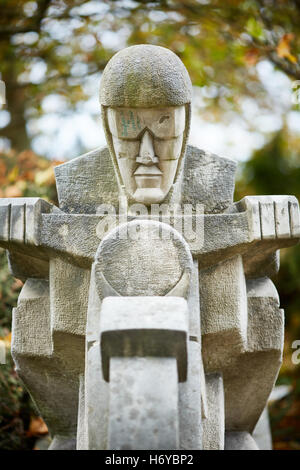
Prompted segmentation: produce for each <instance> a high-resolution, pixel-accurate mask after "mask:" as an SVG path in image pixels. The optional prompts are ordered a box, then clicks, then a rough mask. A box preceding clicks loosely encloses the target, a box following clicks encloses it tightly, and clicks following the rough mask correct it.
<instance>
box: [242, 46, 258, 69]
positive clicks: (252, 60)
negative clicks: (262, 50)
mask: <svg viewBox="0 0 300 470" xmlns="http://www.w3.org/2000/svg"><path fill="white" fill-rule="evenodd" d="M244 59H245V62H246V64H247V65H249V66H251V65H255V64H256V63H257V61H258V59H259V51H258V49H256V48H255V47H253V48H252V49H249V50H248V51H247V52H246V54H245V56H244Z"/></svg>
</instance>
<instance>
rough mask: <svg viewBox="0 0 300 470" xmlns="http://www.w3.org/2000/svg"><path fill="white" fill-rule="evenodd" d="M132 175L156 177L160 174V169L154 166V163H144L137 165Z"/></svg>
mask: <svg viewBox="0 0 300 470" xmlns="http://www.w3.org/2000/svg"><path fill="white" fill-rule="evenodd" d="M133 175H134V176H136V177H139V176H147V178H151V177H156V178H157V177H158V176H162V171H161V170H160V169H159V168H158V167H157V166H156V165H151V166H146V165H139V166H138V167H137V169H136V170H135V172H134V173H133Z"/></svg>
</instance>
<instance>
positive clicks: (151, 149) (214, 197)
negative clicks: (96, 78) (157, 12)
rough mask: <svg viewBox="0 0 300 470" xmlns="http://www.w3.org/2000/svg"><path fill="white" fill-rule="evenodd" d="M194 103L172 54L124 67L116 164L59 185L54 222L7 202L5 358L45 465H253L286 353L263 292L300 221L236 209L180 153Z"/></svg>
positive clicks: (111, 105) (110, 112) (196, 154)
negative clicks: (245, 454) (16, 287)
mask: <svg viewBox="0 0 300 470" xmlns="http://www.w3.org/2000/svg"><path fill="white" fill-rule="evenodd" d="M191 99H192V86H191V82H190V79H189V76H188V73H187V71H186V69H185V67H184V65H183V64H182V62H181V61H180V59H179V58H178V57H177V56H176V55H175V54H174V53H173V52H171V51H169V50H167V49H165V48H162V47H158V46H150V45H139V46H133V47H129V48H127V49H124V50H122V51H120V52H118V53H117V54H116V55H115V56H114V57H113V58H112V59H111V60H110V62H109V63H108V65H107V67H106V68H105V70H104V72H103V76H102V81H101V91H100V102H101V108H102V118H103V126H104V129H105V133H106V139H107V144H108V147H104V148H101V149H96V150H94V151H92V152H89V153H87V154H85V155H83V156H80V157H78V158H76V159H74V160H71V161H69V162H68V163H65V164H62V165H60V166H58V167H56V168H55V176H56V184H57V191H58V198H59V208H57V207H55V206H53V205H51V204H49V203H47V202H45V201H43V200H41V199H34V198H18V199H1V200H0V245H1V247H4V248H6V249H7V250H8V258H9V263H10V268H11V272H12V274H13V275H14V276H15V277H17V278H19V279H21V280H22V281H23V282H24V287H23V289H22V291H21V294H20V296H19V300H18V305H17V307H16V308H15V309H14V311H13V342H12V354H13V357H14V360H15V363H16V367H17V371H18V374H19V375H20V377H21V378H22V380H23V381H24V383H25V385H26V387H27V388H28V390H29V392H30V394H31V396H32V398H33V400H34V401H35V403H36V405H37V406H38V408H39V410H40V412H41V414H42V416H43V418H44V419H45V421H46V423H47V425H48V427H49V430H50V432H51V435H52V437H53V440H52V444H51V448H52V449H75V448H77V449H224V448H225V449H257V448H258V445H257V442H256V441H255V439H254V437H253V436H252V434H253V430H254V428H255V426H256V424H257V422H258V420H259V418H260V416H261V414H262V413H263V411H264V409H265V406H266V403H267V400H268V397H269V395H270V393H271V391H272V388H273V386H274V383H275V380H276V377H277V374H278V371H279V368H280V364H281V359H282V348H283V332H284V325H283V310H282V309H280V307H279V298H278V294H277V291H276V289H275V287H274V285H273V283H272V281H271V280H270V277H272V276H273V275H274V274H275V273H276V272H277V270H278V269H279V256H278V253H279V251H278V250H279V249H280V248H283V247H289V246H292V245H294V244H296V243H297V242H298V241H299V238H300V222H299V206H298V202H297V200H296V198H295V197H293V196H259V197H254V196H250V197H246V198H244V199H242V200H241V201H239V202H233V192H234V173H235V169H236V164H235V162H233V161H232V160H229V159H227V158H221V157H219V156H217V155H213V154H211V153H208V152H204V151H203V150H200V149H198V148H195V147H191V146H189V145H187V141H188V134H189V124H190V116H191ZM195 227H196V229H195ZM190 235H191V236H190ZM194 235H195V236H194Z"/></svg>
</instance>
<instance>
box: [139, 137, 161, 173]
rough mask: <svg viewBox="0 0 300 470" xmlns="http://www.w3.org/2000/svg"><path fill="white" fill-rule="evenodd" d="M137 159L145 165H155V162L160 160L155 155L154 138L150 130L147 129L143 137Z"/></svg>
mask: <svg viewBox="0 0 300 470" xmlns="http://www.w3.org/2000/svg"><path fill="white" fill-rule="evenodd" d="M136 161H137V163H142V164H143V165H153V163H157V162H158V158H157V157H156V156H155V152H154V146H153V138H152V136H151V134H150V132H148V131H146V132H145V133H144V135H143V137H142V140H141V145H140V153H139V155H138V157H137V159H136Z"/></svg>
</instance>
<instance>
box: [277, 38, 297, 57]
mask: <svg viewBox="0 0 300 470" xmlns="http://www.w3.org/2000/svg"><path fill="white" fill-rule="evenodd" d="M293 39H294V34H292V33H288V34H284V35H283V36H282V38H281V39H280V41H279V44H278V46H277V48H276V52H277V54H278V57H282V58H283V59H288V60H289V61H290V62H293V63H294V64H295V63H297V59H296V57H295V56H294V55H293V54H292V53H291V46H290V42H291V41H292V40H293Z"/></svg>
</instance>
